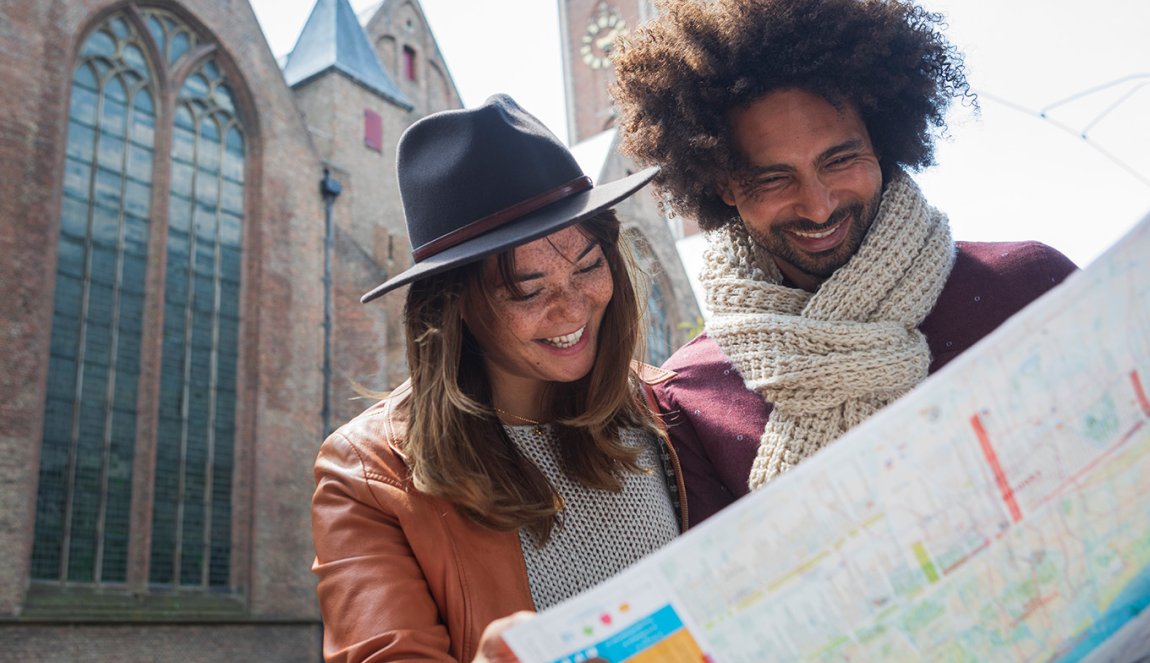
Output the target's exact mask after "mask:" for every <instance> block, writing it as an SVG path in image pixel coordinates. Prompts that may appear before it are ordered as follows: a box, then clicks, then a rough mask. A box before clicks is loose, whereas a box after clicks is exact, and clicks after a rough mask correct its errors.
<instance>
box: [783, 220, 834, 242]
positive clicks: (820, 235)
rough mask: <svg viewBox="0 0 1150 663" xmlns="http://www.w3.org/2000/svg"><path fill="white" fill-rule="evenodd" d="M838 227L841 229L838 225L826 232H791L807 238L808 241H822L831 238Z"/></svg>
mask: <svg viewBox="0 0 1150 663" xmlns="http://www.w3.org/2000/svg"><path fill="white" fill-rule="evenodd" d="M838 227H839V224H837V223H836V224H835V225H833V226H831V227H830V228H827V229H826V230H817V231H810V232H803V231H802V230H792V231H791V232H793V233H794V234H796V235H798V236H799V237H805V238H807V239H822V238H824V237H830V234H831V233H833V232H834V231H835V230H836V229H837V228H838Z"/></svg>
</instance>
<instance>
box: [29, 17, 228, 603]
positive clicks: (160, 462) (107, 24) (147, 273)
mask: <svg viewBox="0 0 1150 663" xmlns="http://www.w3.org/2000/svg"><path fill="white" fill-rule="evenodd" d="M216 50H217V49H216V48H215V46H214V45H213V44H211V43H210V41H208V40H206V39H204V38H203V37H202V36H200V35H199V34H198V33H197V31H196V30H194V29H193V28H192V27H190V26H189V25H188V24H187V23H186V22H185V21H183V20H181V19H180V18H179V17H178V16H177V15H175V14H174V13H172V12H170V11H168V10H165V9H160V8H155V7H139V6H137V5H135V4H134V3H133V4H128V5H126V6H124V7H123V8H122V9H121V10H119V11H117V12H116V13H114V14H112V15H110V16H108V17H106V18H104V19H102V20H100V21H99V23H98V24H97V25H95V26H94V28H93V29H92V30H90V31H88V32H87V33H86V34H85V36H83V37H82V39H81V45H80V48H79V50H78V52H77V56H76V64H75V67H74V71H73V76H72V85H71V90H70V108H69V114H68V128H67V138H66V154H65V160H64V170H63V173H62V179H63V186H62V187H61V190H62V199H61V205H60V209H61V214H60V219H59V231H60V232H59V240H58V243H57V258H56V264H57V267H56V289H55V300H54V315H53V320H52V334H51V354H50V357H49V362H48V387H47V395H46V402H45V408H44V412H45V414H44V433H43V440H42V447H41V460H40V468H39V484H38V494H37V504H36V529H35V534H34V543H33V551H32V579H33V581H34V582H36V583H37V584H40V585H59V586H68V587H76V586H95V587H118V586H125V587H128V588H132V589H142V588H145V587H146V586H147V585H149V584H150V585H154V586H159V587H162V588H172V587H178V588H180V589H189V588H190V589H213V590H219V589H225V590H227V589H235V587H234V585H235V582H236V581H235V573H234V570H233V567H234V566H235V559H234V557H235V556H234V553H233V551H232V541H233V539H234V537H233V529H234V522H233V481H234V476H235V456H236V400H237V396H236V393H237V371H238V365H239V361H238V357H239V352H240V320H241V315H240V307H239V304H240V292H241V283H242V278H241V275H242V272H243V269H242V238H243V235H244V232H243V222H244V217H245V203H244V201H245V192H244V176H245V168H246V151H247V148H246V144H247V139H246V138H245V133H244V127H243V123H242V121H241V118H240V114H239V113H238V112H237V108H236V100H235V93H234V87H233V86H231V85H230V84H229V81H228V79H227V76H226V75H225V74H224V73H223V69H221V67H220V66H219V62H218V60H217V57H218V56H217V55H216ZM156 155H159V158H156ZM154 183H164V184H165V185H166V186H162V187H161V188H162V190H156V187H154V186H153V184H154ZM161 265H162V268H161ZM149 302H155V304H156V305H155V306H150V307H149V306H146V304H147V303H149ZM156 328H158V329H161V330H162V332H161V333H158V334H157V333H154V332H153V333H152V334H151V336H152V337H154V338H155V339H156V343H157V344H158V345H159V348H158V350H159V352H158V353H157V352H152V354H151V356H153V357H159V361H160V365H159V367H158V369H157V370H152V371H144V370H142V368H141V367H142V366H144V365H147V356H148V355H149V350H147V348H145V347H144V346H145V344H146V343H147V342H148V341H147V339H148V338H149V333H148V330H149V329H156ZM151 347H153V348H155V347H156V344H152V346H151ZM152 363H153V364H154V363H155V362H154V360H153V362H152ZM147 514H150V517H148V516H147Z"/></svg>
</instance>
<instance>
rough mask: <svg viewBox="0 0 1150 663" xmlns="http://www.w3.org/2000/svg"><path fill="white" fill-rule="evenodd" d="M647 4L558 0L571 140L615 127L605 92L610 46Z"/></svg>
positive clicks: (647, 10)
mask: <svg viewBox="0 0 1150 663" xmlns="http://www.w3.org/2000/svg"><path fill="white" fill-rule="evenodd" d="M650 4H651V3H650V2H649V0H559V31H560V34H561V37H562V40H563V78H564V82H565V84H566V92H567V140H568V142H569V143H570V144H572V145H574V144H576V143H580V142H583V141H584V140H587V139H588V138H590V137H592V136H595V135H598V134H599V133H601V132H603V131H606V130H607V129H610V128H611V127H612V126H614V123H615V114H614V112H613V111H612V108H611V97H610V95H609V93H608V89H609V87H610V85H611V82H612V81H613V80H614V72H613V71H612V68H611V60H610V57H609V56H610V52H611V47H612V45H613V44H614V41H615V38H616V37H618V36H619V35H620V34H623V33H625V32H626V31H627V30H629V29H631V28H633V27H635V26H636V25H638V24H639V23H641V22H642V21H644V20H646V19H647V17H648V16H650V15H651V14H652V13H653V11H654V10H653V9H652V8H651V6H650Z"/></svg>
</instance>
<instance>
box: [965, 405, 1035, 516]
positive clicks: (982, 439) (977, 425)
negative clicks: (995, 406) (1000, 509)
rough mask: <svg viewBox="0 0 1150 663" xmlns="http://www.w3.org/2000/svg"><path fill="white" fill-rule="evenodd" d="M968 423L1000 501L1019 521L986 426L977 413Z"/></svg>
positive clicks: (1016, 503) (1004, 473) (1008, 485)
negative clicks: (984, 459)
mask: <svg viewBox="0 0 1150 663" xmlns="http://www.w3.org/2000/svg"><path fill="white" fill-rule="evenodd" d="M970 425H971V426H973V427H974V434H975V435H977V436H978V444H979V446H981V447H982V455H984V456H986V462H987V463H989V464H990V469H991V471H992V472H994V480H995V482H997V483H998V489H999V490H1000V491H1002V501H1004V502H1006V508H1008V509H1010V517H1011V519H1012V520H1014V522H1016V523H1017V522H1020V521H1021V520H1022V511H1021V510H1020V509H1019V508H1018V502H1017V501H1015V499H1014V490H1013V489H1011V487H1010V484H1009V483H1007V482H1006V472H1003V471H1002V464H1001V463H999V462H998V454H996V453H994V447H992V446H990V436H989V435H987V434H986V428H985V427H983V425H982V420H981V419H979V418H978V415H977V414H976V415H974V416H972V417H971V418H970Z"/></svg>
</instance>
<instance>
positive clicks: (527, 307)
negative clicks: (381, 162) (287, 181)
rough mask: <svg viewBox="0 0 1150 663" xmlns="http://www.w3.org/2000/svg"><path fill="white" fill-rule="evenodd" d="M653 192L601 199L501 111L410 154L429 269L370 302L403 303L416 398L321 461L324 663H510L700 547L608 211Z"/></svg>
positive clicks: (624, 188)
mask: <svg viewBox="0 0 1150 663" xmlns="http://www.w3.org/2000/svg"><path fill="white" fill-rule="evenodd" d="M654 174H655V169H648V170H645V171H643V172H640V173H637V174H634V175H631V176H629V177H627V178H624V179H622V180H619V181H616V182H611V183H608V184H604V185H600V186H592V184H591V181H590V179H589V178H587V177H586V176H584V175H583V173H582V171H581V170H580V169H579V166H578V165H577V164H576V163H575V161H574V159H573V158H572V156H571V154H570V153H569V152H568V151H567V149H566V148H565V147H563V145H562V144H561V143H560V142H559V141H558V140H557V139H556V138H555V137H554V136H553V135H552V134H551V133H550V132H549V131H547V129H546V128H545V127H543V125H542V124H541V123H539V121H538V120H536V119H535V118H534V117H532V116H531V115H529V114H528V113H526V112H525V111H523V110H522V109H521V108H519V107H518V106H517V105H516V104H515V102H514V101H513V100H512V99H511V98H509V97H506V96H495V97H492V98H491V99H489V100H488V101H487V102H486V103H485V104H484V105H483V106H481V107H480V108H477V109H474V110H462V111H448V112H444V113H438V114H435V115H431V116H428V117H427V118H424V119H422V120H420V121H419V122H417V123H415V124H414V125H412V126H411V128H409V129H408V131H407V132H406V133H405V134H404V136H403V137H402V138H401V140H400V144H399V157H398V175H399V185H400V194H401V196H402V198H403V204H404V212H405V215H406V220H407V225H408V232H409V235H410V237H411V243H412V246H413V247H415V248H414V249H413V251H412V254H413V258H414V260H415V263H414V265H413V266H412V267H411V268H410V269H408V270H406V271H405V272H403V273H401V274H399V275H398V276H395V277H394V278H392V279H390V280H388V281H387V282H385V283H383V284H382V285H380V286H379V287H377V288H375V289H374V290H372V291H371V292H369V293H367V294H366V295H364V297H363V301H364V302H367V301H370V300H372V299H374V298H376V297H379V296H381V295H383V294H384V293H386V292H388V291H390V290H392V289H394V288H396V287H399V286H401V285H405V284H410V286H411V287H410V289H409V290H408V294H407V305H406V310H405V316H404V317H405V325H406V333H407V357H408V365H409V366H410V369H411V379H410V380H409V381H408V382H406V383H404V384H403V385H401V386H400V387H399V388H398V389H396V390H395V391H394V392H392V393H391V394H390V395H389V396H388V397H386V398H385V399H384V400H383V401H381V402H380V403H377V404H376V405H374V406H373V407H371V408H369V409H368V410H367V411H366V412H364V413H363V414H361V415H360V416H358V417H356V418H355V419H354V420H352V421H351V422H350V423H348V424H346V425H345V426H343V427H342V428H340V429H339V430H337V431H336V432H335V433H333V434H332V435H331V437H329V438H328V440H327V441H326V442H325V443H324V445H323V447H322V449H321V450H320V453H319V457H318V459H317V460H316V481H317V489H316V493H315V498H314V502H313V509H312V515H313V534H314V539H315V547H316V561H315V565H314V567H313V570H314V571H315V572H316V574H317V575H318V576H319V590H318V591H319V597H320V605H321V610H322V612H323V619H324V629H325V633H324V653H325V656H326V657H327V659H328V660H330V661H359V660H366V659H370V660H372V661H389V660H401V659H403V660H410V659H419V660H442V661H452V660H454V661H473V660H475V661H490V660H512V659H504V658H503V657H504V656H507V655H509V653H510V652H509V651H507V649H506V646H505V645H504V644H503V643H502V640H501V639H500V637H499V632H500V630H501V629H502V628H504V627H506V625H507V624H508V623H510V622H511V621H514V620H515V619H518V618H521V616H522V612H521V611H526V610H536V609H543V608H546V607H547V606H550V605H552V604H554V603H558V602H559V601H562V600H563V599H565V598H567V597H569V596H572V595H574V594H576V593H578V592H580V591H582V590H583V589H586V588H588V587H591V586H593V585H594V584H596V583H598V582H600V581H601V580H604V579H606V578H607V577H610V576H611V575H613V574H614V573H616V572H618V571H619V570H621V569H622V568H624V567H625V566H627V565H629V564H630V563H632V562H634V561H635V560H637V559H638V558H640V557H642V556H643V555H646V554H647V553H649V552H651V551H653V550H655V549H656V548H658V547H659V546H661V545H663V544H664V543H666V542H667V541H669V540H670V539H671V538H673V537H674V536H675V535H676V534H677V533H678V532H679V531H680V529H681V528H685V527H686V522H685V521H686V505H685V503H683V502H682V501H681V499H682V484H681V482H680V481H678V480H677V471H676V470H675V469H671V468H677V461H675V460H674V456H673V453H672V452H671V451H670V447H669V445H668V444H666V440H665V437H664V436H663V435H662V432H661V429H660V428H659V426H658V425H657V421H656V420H655V418H654V417H653V416H652V414H651V410H649V409H648V407H649V406H648V404H647V403H648V402H649V401H645V400H644V396H645V393H647V392H649V389H647V388H645V387H644V386H643V384H642V381H643V379H644V378H645V379H646V380H647V382H653V381H655V380H658V379H660V378H661V377H664V376H663V375H662V373H661V372H660V371H658V370H657V369H653V368H650V367H643V366H640V365H638V364H633V363H632V362H631V357H632V356H633V354H634V353H635V349H636V347H637V344H638V342H639V341H638V338H639V329H640V321H639V315H640V314H639V305H638V301H637V297H636V295H635V290H634V288H633V286H632V284H631V281H630V278H629V276H630V275H629V271H628V264H627V259H626V254H625V251H624V247H623V246H621V244H620V236H619V221H618V219H617V217H616V216H615V214H614V212H613V211H611V209H610V208H611V206H613V205H615V204H616V203H618V202H619V201H620V200H622V199H624V198H626V197H627V196H629V195H631V194H632V193H634V192H635V191H636V190H638V189H639V188H640V187H642V186H643V185H644V184H646V183H647V182H648V181H649V180H650V179H651V178H652V177H653V176H654ZM652 376H653V377H652ZM668 479H670V481H668ZM508 615H517V616H513V617H511V618H506V616H508ZM501 618H503V619H501ZM493 622H494V624H493ZM489 625H491V627H490V628H487V627H488V626H489ZM485 628H487V631H486V633H485V632H484V630H485Z"/></svg>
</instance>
